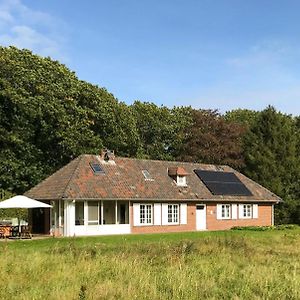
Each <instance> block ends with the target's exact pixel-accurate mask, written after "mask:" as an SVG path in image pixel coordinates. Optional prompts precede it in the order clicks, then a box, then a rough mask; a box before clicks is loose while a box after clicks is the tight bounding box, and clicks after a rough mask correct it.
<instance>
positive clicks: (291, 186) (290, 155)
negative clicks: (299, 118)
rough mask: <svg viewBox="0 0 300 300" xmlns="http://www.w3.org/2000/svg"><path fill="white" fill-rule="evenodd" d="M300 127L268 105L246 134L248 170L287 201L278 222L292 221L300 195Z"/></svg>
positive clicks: (245, 150) (277, 217)
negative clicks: (299, 149) (299, 128)
mask: <svg viewBox="0 0 300 300" xmlns="http://www.w3.org/2000/svg"><path fill="white" fill-rule="evenodd" d="M298 144H299V130H297V127H296V122H295V119H294V118H292V117H291V116H288V115H285V114H282V113H280V112H277V111H276V109H275V108H274V107H271V106H269V107H267V108H266V109H265V110H263V111H262V112H261V113H260V115H259V116H258V118H257V122H255V123H254V124H253V126H252V127H251V128H250V131H249V133H248V134H247V135H246V136H245V143H244V156H245V168H244V173H245V174H246V175H248V176H249V177H250V178H252V179H253V180H255V181H257V182H259V183H260V184H262V185H263V186H264V187H266V188H268V189H270V190H271V191H273V192H274V193H275V194H277V195H279V196H280V197H281V198H282V199H284V200H285V202H284V203H282V204H281V205H280V207H279V209H278V210H277V211H276V221H277V222H291V221H294V220H293V218H292V211H294V208H295V207H297V206H298V203H299V202H298V201H299V200H298V199H299V196H300V185H299V183H300V180H299V179H300V169H299V166H300V164H299V163H300V161H299V155H298Z"/></svg>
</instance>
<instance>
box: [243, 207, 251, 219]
mask: <svg viewBox="0 0 300 300" xmlns="http://www.w3.org/2000/svg"><path fill="white" fill-rule="evenodd" d="M243 218H252V205H251V204H243Z"/></svg>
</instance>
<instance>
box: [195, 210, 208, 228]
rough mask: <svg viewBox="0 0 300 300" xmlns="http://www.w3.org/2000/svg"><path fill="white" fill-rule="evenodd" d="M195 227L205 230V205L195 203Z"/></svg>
mask: <svg viewBox="0 0 300 300" xmlns="http://www.w3.org/2000/svg"><path fill="white" fill-rule="evenodd" d="M196 229H197V230H206V205H205V204H197V205H196Z"/></svg>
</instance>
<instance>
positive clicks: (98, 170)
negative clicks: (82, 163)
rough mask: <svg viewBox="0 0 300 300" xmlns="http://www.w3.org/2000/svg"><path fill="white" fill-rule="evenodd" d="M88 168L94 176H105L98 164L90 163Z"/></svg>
mask: <svg viewBox="0 0 300 300" xmlns="http://www.w3.org/2000/svg"><path fill="white" fill-rule="evenodd" d="M90 166H91V168H92V170H93V172H94V174H105V172H104V170H103V169H102V167H101V165H100V164H98V163H90Z"/></svg>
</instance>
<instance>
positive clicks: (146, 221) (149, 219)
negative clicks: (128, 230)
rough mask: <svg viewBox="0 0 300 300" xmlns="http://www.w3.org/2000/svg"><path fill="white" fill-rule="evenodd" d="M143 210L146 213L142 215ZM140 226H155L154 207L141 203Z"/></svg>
mask: <svg viewBox="0 0 300 300" xmlns="http://www.w3.org/2000/svg"><path fill="white" fill-rule="evenodd" d="M142 210H144V213H143V214H142ZM139 224H140V225H153V205H152V204H147V203H141V204H140V206H139Z"/></svg>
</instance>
